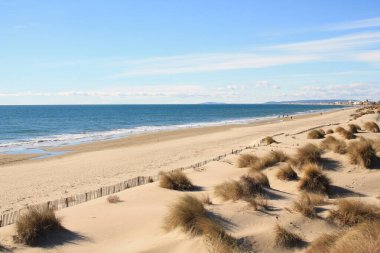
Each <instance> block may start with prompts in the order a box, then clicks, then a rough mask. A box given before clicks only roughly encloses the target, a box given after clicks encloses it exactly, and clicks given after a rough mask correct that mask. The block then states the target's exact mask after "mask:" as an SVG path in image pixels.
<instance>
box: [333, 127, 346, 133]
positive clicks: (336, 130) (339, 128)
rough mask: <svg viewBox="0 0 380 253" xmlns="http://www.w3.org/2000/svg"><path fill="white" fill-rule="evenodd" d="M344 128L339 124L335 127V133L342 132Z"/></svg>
mask: <svg viewBox="0 0 380 253" xmlns="http://www.w3.org/2000/svg"><path fill="white" fill-rule="evenodd" d="M344 130H345V129H344V128H343V127H341V126H339V127H337V128H335V133H340V132H342V131H344Z"/></svg>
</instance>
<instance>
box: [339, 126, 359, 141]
mask: <svg viewBox="0 0 380 253" xmlns="http://www.w3.org/2000/svg"><path fill="white" fill-rule="evenodd" d="M342 129H343V130H341V131H339V134H340V135H341V136H342V137H343V138H344V139H346V140H352V139H355V138H356V135H355V134H353V133H352V132H350V131H347V130H346V129H344V128H342Z"/></svg>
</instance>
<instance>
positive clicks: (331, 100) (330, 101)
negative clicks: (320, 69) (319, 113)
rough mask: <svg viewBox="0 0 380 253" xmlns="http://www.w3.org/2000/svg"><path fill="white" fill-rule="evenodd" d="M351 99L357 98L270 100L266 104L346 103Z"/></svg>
mask: <svg viewBox="0 0 380 253" xmlns="http://www.w3.org/2000/svg"><path fill="white" fill-rule="evenodd" d="M349 101H357V100H349V99H322V100H293V101H269V102H266V103H265V104H332V103H336V102H339V103H346V102H349Z"/></svg>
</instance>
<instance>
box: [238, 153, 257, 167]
mask: <svg viewBox="0 0 380 253" xmlns="http://www.w3.org/2000/svg"><path fill="white" fill-rule="evenodd" d="M258 160H259V158H258V157H257V156H255V155H253V154H242V155H240V156H239V158H238V161H237V166H238V167H239V168H245V167H249V166H251V165H253V164H254V163H256V162H257V161H258Z"/></svg>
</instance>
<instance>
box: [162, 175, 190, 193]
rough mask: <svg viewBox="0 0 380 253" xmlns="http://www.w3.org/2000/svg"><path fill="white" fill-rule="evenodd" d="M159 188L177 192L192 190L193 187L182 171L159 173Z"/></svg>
mask: <svg viewBox="0 0 380 253" xmlns="http://www.w3.org/2000/svg"><path fill="white" fill-rule="evenodd" d="M160 187H162V188H166V189H171V190H177V191H191V190H193V189H194V185H193V184H192V183H191V181H190V179H189V178H188V177H187V176H186V175H185V174H184V173H183V172H182V171H173V172H160Z"/></svg>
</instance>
